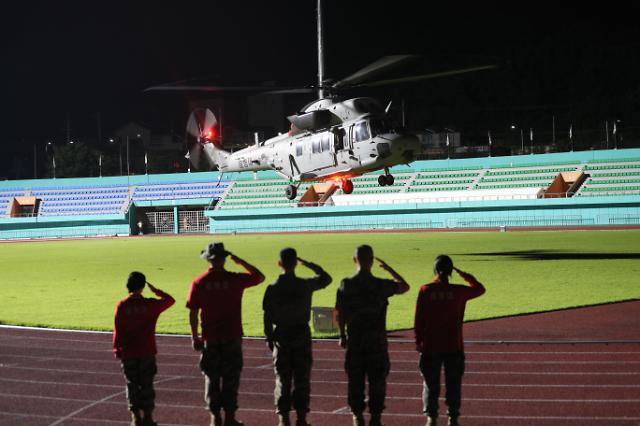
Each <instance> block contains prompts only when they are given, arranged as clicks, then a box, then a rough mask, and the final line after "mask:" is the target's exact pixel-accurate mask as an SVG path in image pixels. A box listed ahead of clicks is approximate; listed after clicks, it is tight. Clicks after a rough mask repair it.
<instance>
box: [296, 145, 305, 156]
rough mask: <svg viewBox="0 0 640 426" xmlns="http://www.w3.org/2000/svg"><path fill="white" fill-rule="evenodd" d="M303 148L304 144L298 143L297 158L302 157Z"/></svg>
mask: <svg viewBox="0 0 640 426" xmlns="http://www.w3.org/2000/svg"><path fill="white" fill-rule="evenodd" d="M303 147H304V145H303V144H302V142H298V144H297V145H296V157H300V156H301V155H302V148H303Z"/></svg>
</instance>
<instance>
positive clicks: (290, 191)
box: [284, 185, 298, 200]
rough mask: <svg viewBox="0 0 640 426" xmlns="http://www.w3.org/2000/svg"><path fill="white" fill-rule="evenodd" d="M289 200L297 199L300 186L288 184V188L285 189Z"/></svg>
mask: <svg viewBox="0 0 640 426" xmlns="http://www.w3.org/2000/svg"><path fill="white" fill-rule="evenodd" d="M284 191H285V194H286V197H287V200H295V198H296V195H298V188H296V186H295V185H287V188H286V189H285V190H284Z"/></svg>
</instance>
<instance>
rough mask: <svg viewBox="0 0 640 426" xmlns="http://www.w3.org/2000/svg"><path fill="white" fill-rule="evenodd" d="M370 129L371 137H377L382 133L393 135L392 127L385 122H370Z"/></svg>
mask: <svg viewBox="0 0 640 426" xmlns="http://www.w3.org/2000/svg"><path fill="white" fill-rule="evenodd" d="M369 126H370V127H371V135H372V136H378V135H382V134H384V133H393V132H394V130H393V126H392V125H391V123H390V122H388V121H387V120H371V121H369Z"/></svg>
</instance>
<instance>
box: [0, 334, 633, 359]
mask: <svg viewBox="0 0 640 426" xmlns="http://www.w3.org/2000/svg"><path fill="white" fill-rule="evenodd" d="M6 338H8V339H10V340H18V341H24V340H25V339H37V340H53V341H64V342H72V343H83V344H88V343H96V344H100V345H103V346H105V348H104V349H86V348H82V349H79V350H80V351H86V352H109V353H111V342H110V341H107V340H105V341H87V340H86V339H56V338H46V337H30V336H0V341H1V340H2V339H6ZM318 344H319V343H316V345H318ZM2 346H4V347H16V348H25V347H26V346H25V345H7V344H5V345H2ZM603 346H606V347H609V346H611V345H603ZM626 346H627V345H625V347H626ZM158 347H159V348H181V349H185V348H187V347H189V345H187V344H184V345H169V344H163V343H161V342H159V343H158ZM47 349H48V350H59V351H65V350H68V349H66V348H56V347H49V348H47ZM243 350H244V351H247V352H248V351H252V352H253V351H256V352H264V349H263V348H262V347H257V346H256V347H251V346H246V345H245V347H244V348H243ZM313 352H314V353H317V352H327V353H339V354H344V350H343V349H341V348H336V349H324V348H318V347H314V349H313ZM389 353H390V354H393V353H407V354H412V355H416V356H417V353H416V351H415V350H410V351H405V350H394V349H390V350H389ZM465 353H466V354H467V355H497V356H501V357H504V356H509V355H528V356H529V355H535V356H545V357H546V356H548V355H573V356H575V355H601V356H609V355H638V354H640V351H628V350H627V351H610V350H607V351H581V350H576V351H545V350H540V351H508V350H505V351H474V350H467V351H465ZM161 355H166V356H191V354H189V353H170V352H162V351H161ZM196 355H197V354H196ZM264 357H268V356H267V355H265V356H264ZM256 358H263V357H256Z"/></svg>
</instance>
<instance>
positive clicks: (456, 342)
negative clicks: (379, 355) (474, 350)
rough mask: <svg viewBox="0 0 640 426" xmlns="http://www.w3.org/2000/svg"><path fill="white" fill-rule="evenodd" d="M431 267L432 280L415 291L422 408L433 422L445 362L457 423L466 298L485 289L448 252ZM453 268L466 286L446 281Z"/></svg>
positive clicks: (452, 415) (449, 400) (451, 419)
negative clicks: (433, 273) (457, 264)
mask: <svg viewBox="0 0 640 426" xmlns="http://www.w3.org/2000/svg"><path fill="white" fill-rule="evenodd" d="M433 270H434V272H435V273H436V277H435V278H434V280H433V282H431V283H429V284H425V285H423V286H422V287H421V288H420V292H419V293H418V301H417V303H416V316H415V324H414V332H415V338H416V349H417V350H418V352H420V371H421V372H422V376H423V377H424V388H423V392H422V398H423V403H424V412H425V414H426V415H427V416H428V418H427V425H428V426H435V425H436V424H437V419H438V397H439V395H440V369H441V368H442V365H444V374H445V384H446V387H447V395H446V404H447V407H448V414H449V425H450V426H457V425H458V416H459V415H460V399H461V388H462V375H463V374H464V345H463V339H462V322H463V319H464V310H465V306H466V303H467V300H470V299H474V298H476V297H479V296H481V295H482V294H483V293H484V292H485V289H484V286H483V285H482V284H480V282H478V280H476V279H475V278H474V276H473V275H471V274H468V273H466V272H462V271H461V270H459V269H457V268H454V266H453V261H452V260H451V258H450V257H449V256H444V255H442V256H438V257H437V258H436V260H435V262H434V264H433ZM453 271H456V272H457V273H458V274H459V275H460V276H461V277H462V279H463V280H465V281H466V283H467V284H468V286H466V285H457V284H451V283H449V278H450V277H451V274H452V273H453Z"/></svg>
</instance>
